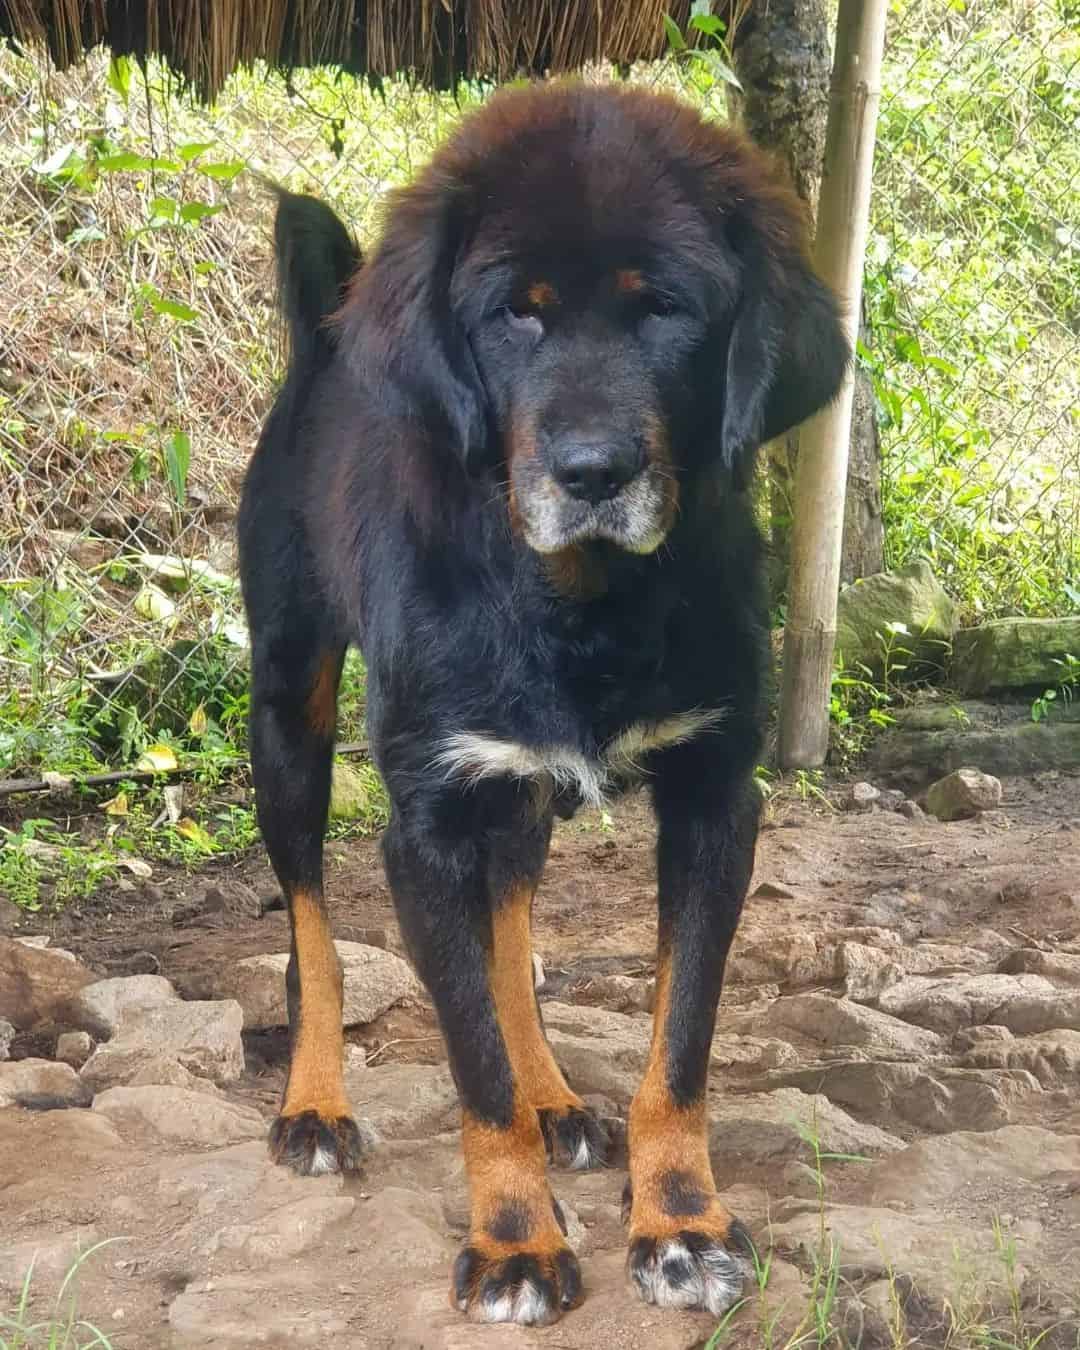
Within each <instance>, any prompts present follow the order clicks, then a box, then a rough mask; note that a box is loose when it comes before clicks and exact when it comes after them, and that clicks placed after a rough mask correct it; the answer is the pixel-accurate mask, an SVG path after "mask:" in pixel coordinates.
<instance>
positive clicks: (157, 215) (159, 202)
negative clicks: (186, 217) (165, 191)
mask: <svg viewBox="0 0 1080 1350" xmlns="http://www.w3.org/2000/svg"><path fill="white" fill-rule="evenodd" d="M179 211H180V206H179V203H178V202H177V201H176V199H175V198H173V197H155V198H154V200H153V201H152V202H151V203H150V224H151V225H172V224H175V222H176V219H177V216H178V215H179Z"/></svg>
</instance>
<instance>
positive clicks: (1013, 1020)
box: [878, 975, 1080, 1036]
mask: <svg viewBox="0 0 1080 1350" xmlns="http://www.w3.org/2000/svg"><path fill="white" fill-rule="evenodd" d="M878 1006H879V1007H880V1008H881V1010H882V1012H887V1013H890V1014H891V1015H892V1016H893V1017H901V1018H903V1019H904V1021H906V1022H915V1023H917V1024H918V1025H919V1026H923V1027H928V1028H930V1030H932V1031H940V1032H943V1033H948V1032H954V1031H958V1030H959V1029H960V1028H961V1027H970V1026H975V1025H977V1024H979V1023H993V1024H994V1025H995V1026H1003V1027H1008V1029H1009V1030H1010V1031H1012V1032H1014V1033H1015V1034H1016V1035H1019V1036H1023V1035H1030V1034H1032V1033H1035V1032H1040V1031H1053V1030H1055V1029H1057V1028H1069V1029H1073V1030H1076V1029H1080V991H1073V990H1068V991H1064V990H1058V989H1055V988H1054V986H1053V985H1052V984H1051V983H1050V982H1049V980H1045V979H1043V977H1042V976H1041V975H953V976H951V977H949V978H947V979H935V978H933V977H928V976H919V975H909V976H908V977H907V978H906V979H904V980H901V981H900V983H899V984H894V985H892V986H891V987H890V988H888V989H886V990H885V991H884V992H883V993H882V995H881V997H880V998H879V1000H878Z"/></svg>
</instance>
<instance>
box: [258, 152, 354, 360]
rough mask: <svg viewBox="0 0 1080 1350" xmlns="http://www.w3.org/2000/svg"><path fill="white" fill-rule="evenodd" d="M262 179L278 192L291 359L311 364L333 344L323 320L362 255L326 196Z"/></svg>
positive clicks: (277, 236) (278, 251) (281, 287)
mask: <svg viewBox="0 0 1080 1350" xmlns="http://www.w3.org/2000/svg"><path fill="white" fill-rule="evenodd" d="M263 182H264V183H265V184H266V186H267V187H269V188H270V189H271V191H272V192H273V193H274V196H275V197H276V198H277V214H276V216H275V218H274V252H275V255H276V258H277V273H278V295H279V298H280V302H281V308H282V310H283V311H284V314H285V320H286V322H287V324H288V328H289V343H290V347H291V351H292V360H293V363H294V365H301V364H310V363H311V362H312V361H318V360H319V358H320V357H324V356H326V355H328V354H329V353H330V351H331V350H332V349H333V346H334V333H333V328H332V327H331V326H330V325H328V324H327V322H326V320H327V318H328V317H329V316H330V315H331V314H333V313H334V311H335V310H336V309H337V308H338V306H339V305H340V304H341V302H342V300H343V299H344V298H345V289H346V286H347V284H348V282H349V279H350V278H351V277H352V275H353V273H354V272H356V270H357V268H359V267H360V265H361V263H362V261H363V258H362V255H361V253H360V249H359V247H358V246H357V244H356V243H355V241H354V240H353V238H352V236H351V235H350V234H349V232H348V230H347V229H346V228H345V226H344V225H343V224H342V223H341V221H340V220H339V219H338V218H337V216H336V215H335V214H334V213H333V211H331V210H330V208H329V207H328V206H327V205H326V203H325V202H321V201H319V200H318V198H317V197H308V196H301V195H299V194H297V193H295V192H286V191H285V190H284V189H283V188H280V187H278V186H277V185H276V184H275V183H271V182H269V181H268V180H267V179H263Z"/></svg>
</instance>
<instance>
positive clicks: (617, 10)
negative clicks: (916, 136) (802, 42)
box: [0, 0, 738, 99]
mask: <svg viewBox="0 0 1080 1350" xmlns="http://www.w3.org/2000/svg"><path fill="white" fill-rule="evenodd" d="M729 7H730V0H720V2H719V3H716V4H714V6H713V9H714V12H716V13H717V14H721V13H724V12H725V11H726V10H728V9H729ZM737 7H738V6H737ZM690 13H691V0H0V35H4V36H8V37H11V38H14V39H15V41H16V42H18V43H19V44H20V45H24V44H25V45H40V44H44V45H46V46H47V47H48V50H49V52H50V54H51V56H52V59H53V61H54V62H55V63H56V64H57V65H58V66H59V67H60V68H61V69H63V68H64V67H66V66H69V65H71V64H72V63H74V62H76V61H78V60H80V59H81V58H82V56H83V55H84V53H85V52H87V51H89V50H90V49H91V48H93V47H96V46H97V45H98V44H99V43H104V44H105V45H106V46H107V47H108V48H110V49H111V51H112V52H113V54H114V55H116V56H133V57H135V58H137V59H138V60H139V61H144V60H145V59H146V58H147V57H160V58H161V60H163V61H164V62H165V64H166V65H167V66H168V67H169V68H170V69H171V70H173V71H174V72H175V73H176V74H177V75H178V76H179V77H180V78H181V79H182V80H183V81H184V82H185V83H186V84H189V85H190V86H191V87H193V88H194V89H195V90H196V91H197V93H198V94H199V95H200V96H201V97H202V98H206V99H212V98H213V97H214V96H215V95H216V94H217V92H218V90H219V89H220V88H221V86H222V84H223V83H224V81H225V79H226V78H227V76H228V75H229V74H230V73H231V72H232V71H233V70H234V69H236V67H237V66H245V65H250V64H252V63H253V62H255V61H258V60H262V61H265V62H267V63H268V64H269V65H271V66H274V67H278V68H280V69H285V70H291V69H294V68H296V67H303V66H318V65H329V66H342V67H344V68H345V69H346V70H349V71H352V72H354V73H356V74H360V75H364V76H366V77H368V78H369V79H372V80H374V81H376V82H377V81H379V80H380V79H383V78H385V77H389V76H392V75H398V74H404V75H408V76H410V77H412V78H414V79H415V80H417V81H418V82H419V83H420V84H423V85H426V86H429V87H434V88H438V89H447V88H452V87H453V86H454V85H455V84H457V82H458V81H460V80H462V79H484V80H497V81H503V80H507V79H511V78H513V77H515V76H518V75H522V74H526V75H530V74H535V75H542V74H556V73H561V72H565V71H572V70H579V69H580V68H581V67H582V66H584V65H588V64H589V63H591V62H596V61H609V62H612V63H614V64H616V65H630V64H632V63H633V62H636V61H647V60H652V59H655V58H656V57H658V56H660V55H662V53H663V52H664V50H665V47H666V39H665V33H664V16H665V15H670V16H671V18H672V19H673V20H674V21H675V22H676V23H677V24H678V25H679V27H680V29H685V26H686V23H687V21H688V19H689V18H690Z"/></svg>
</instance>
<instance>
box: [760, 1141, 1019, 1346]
mask: <svg viewBox="0 0 1080 1350" xmlns="http://www.w3.org/2000/svg"><path fill="white" fill-rule="evenodd" d="M901 1156H902V1155H901ZM891 1163H892V1159H890V1165H891ZM991 1218H992V1214H987V1216H986V1219H985V1222H983V1223H972V1222H971V1220H970V1219H967V1220H964V1221H960V1220H952V1221H949V1220H948V1219H943V1217H942V1215H941V1213H940V1211H939V1208H938V1206H937V1205H933V1206H932V1207H931V1208H930V1210H929V1211H928V1212H919V1213H915V1214H907V1213H899V1212H898V1211H897V1210H894V1209H889V1208H887V1207H886V1206H883V1205H837V1204H831V1205H827V1206H826V1208H825V1212H824V1219H822V1216H821V1214H820V1213H819V1209H818V1206H817V1204H816V1202H815V1201H813V1200H801V1201H795V1202H793V1203H792V1204H791V1205H790V1206H784V1207H783V1210H782V1211H781V1214H780V1216H775V1215H774V1217H773V1222H772V1225H771V1234H772V1239H773V1243H774V1244H775V1246H776V1247H777V1248H778V1249H779V1250H780V1251H781V1252H784V1253H786V1254H788V1255H789V1256H795V1257H796V1258H797V1259H798V1260H799V1261H800V1262H806V1263H807V1264H810V1263H812V1261H813V1259H814V1256H815V1254H817V1253H818V1250H819V1247H820V1242H821V1227H822V1223H823V1222H824V1227H825V1235H826V1241H827V1242H828V1241H830V1240H831V1241H832V1242H835V1244H836V1245H837V1247H838V1249H839V1262H840V1283H841V1285H846V1283H847V1282H848V1281H849V1280H853V1281H854V1282H855V1283H856V1284H860V1285H861V1284H862V1283H864V1282H867V1281H869V1280H872V1279H881V1280H887V1279H898V1278H901V1277H902V1278H904V1279H910V1280H912V1281H913V1282H914V1284H915V1285H916V1287H917V1288H918V1289H919V1290H920V1292H921V1293H923V1294H924V1295H928V1296H929V1295H933V1296H936V1297H937V1298H942V1297H945V1296H947V1295H953V1296H955V1293H956V1288H955V1282H956V1272H957V1270H958V1269H959V1270H962V1271H963V1272H964V1295H965V1297H966V1298H968V1299H970V1300H972V1302H971V1304H970V1305H969V1306H978V1304H977V1303H975V1302H974V1300H975V1299H977V1298H979V1297H980V1295H981V1293H982V1292H983V1291H984V1290H985V1289H986V1288H987V1287H988V1286H994V1285H998V1284H999V1283H1000V1280H1001V1258H1000V1254H999V1252H998V1250H997V1245H996V1241H995V1236H994V1228H993V1223H992V1222H991ZM1013 1232H1014V1234H1015V1236H1016V1237H1017V1238H1018V1239H1019V1241H1020V1242H1021V1244H1022V1246H1023V1249H1024V1250H1027V1249H1028V1247H1029V1245H1031V1246H1033V1245H1034V1244H1035V1242H1037V1240H1038V1238H1039V1236H1040V1234H1041V1228H1040V1225H1039V1224H1038V1223H1035V1222H1032V1221H1028V1222H1024V1223H1021V1224H1018V1225H1017V1226H1016V1228H1015V1229H1014V1230H1013ZM938 1343H939V1344H940V1342H938ZM886 1344H888V1342H886Z"/></svg>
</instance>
